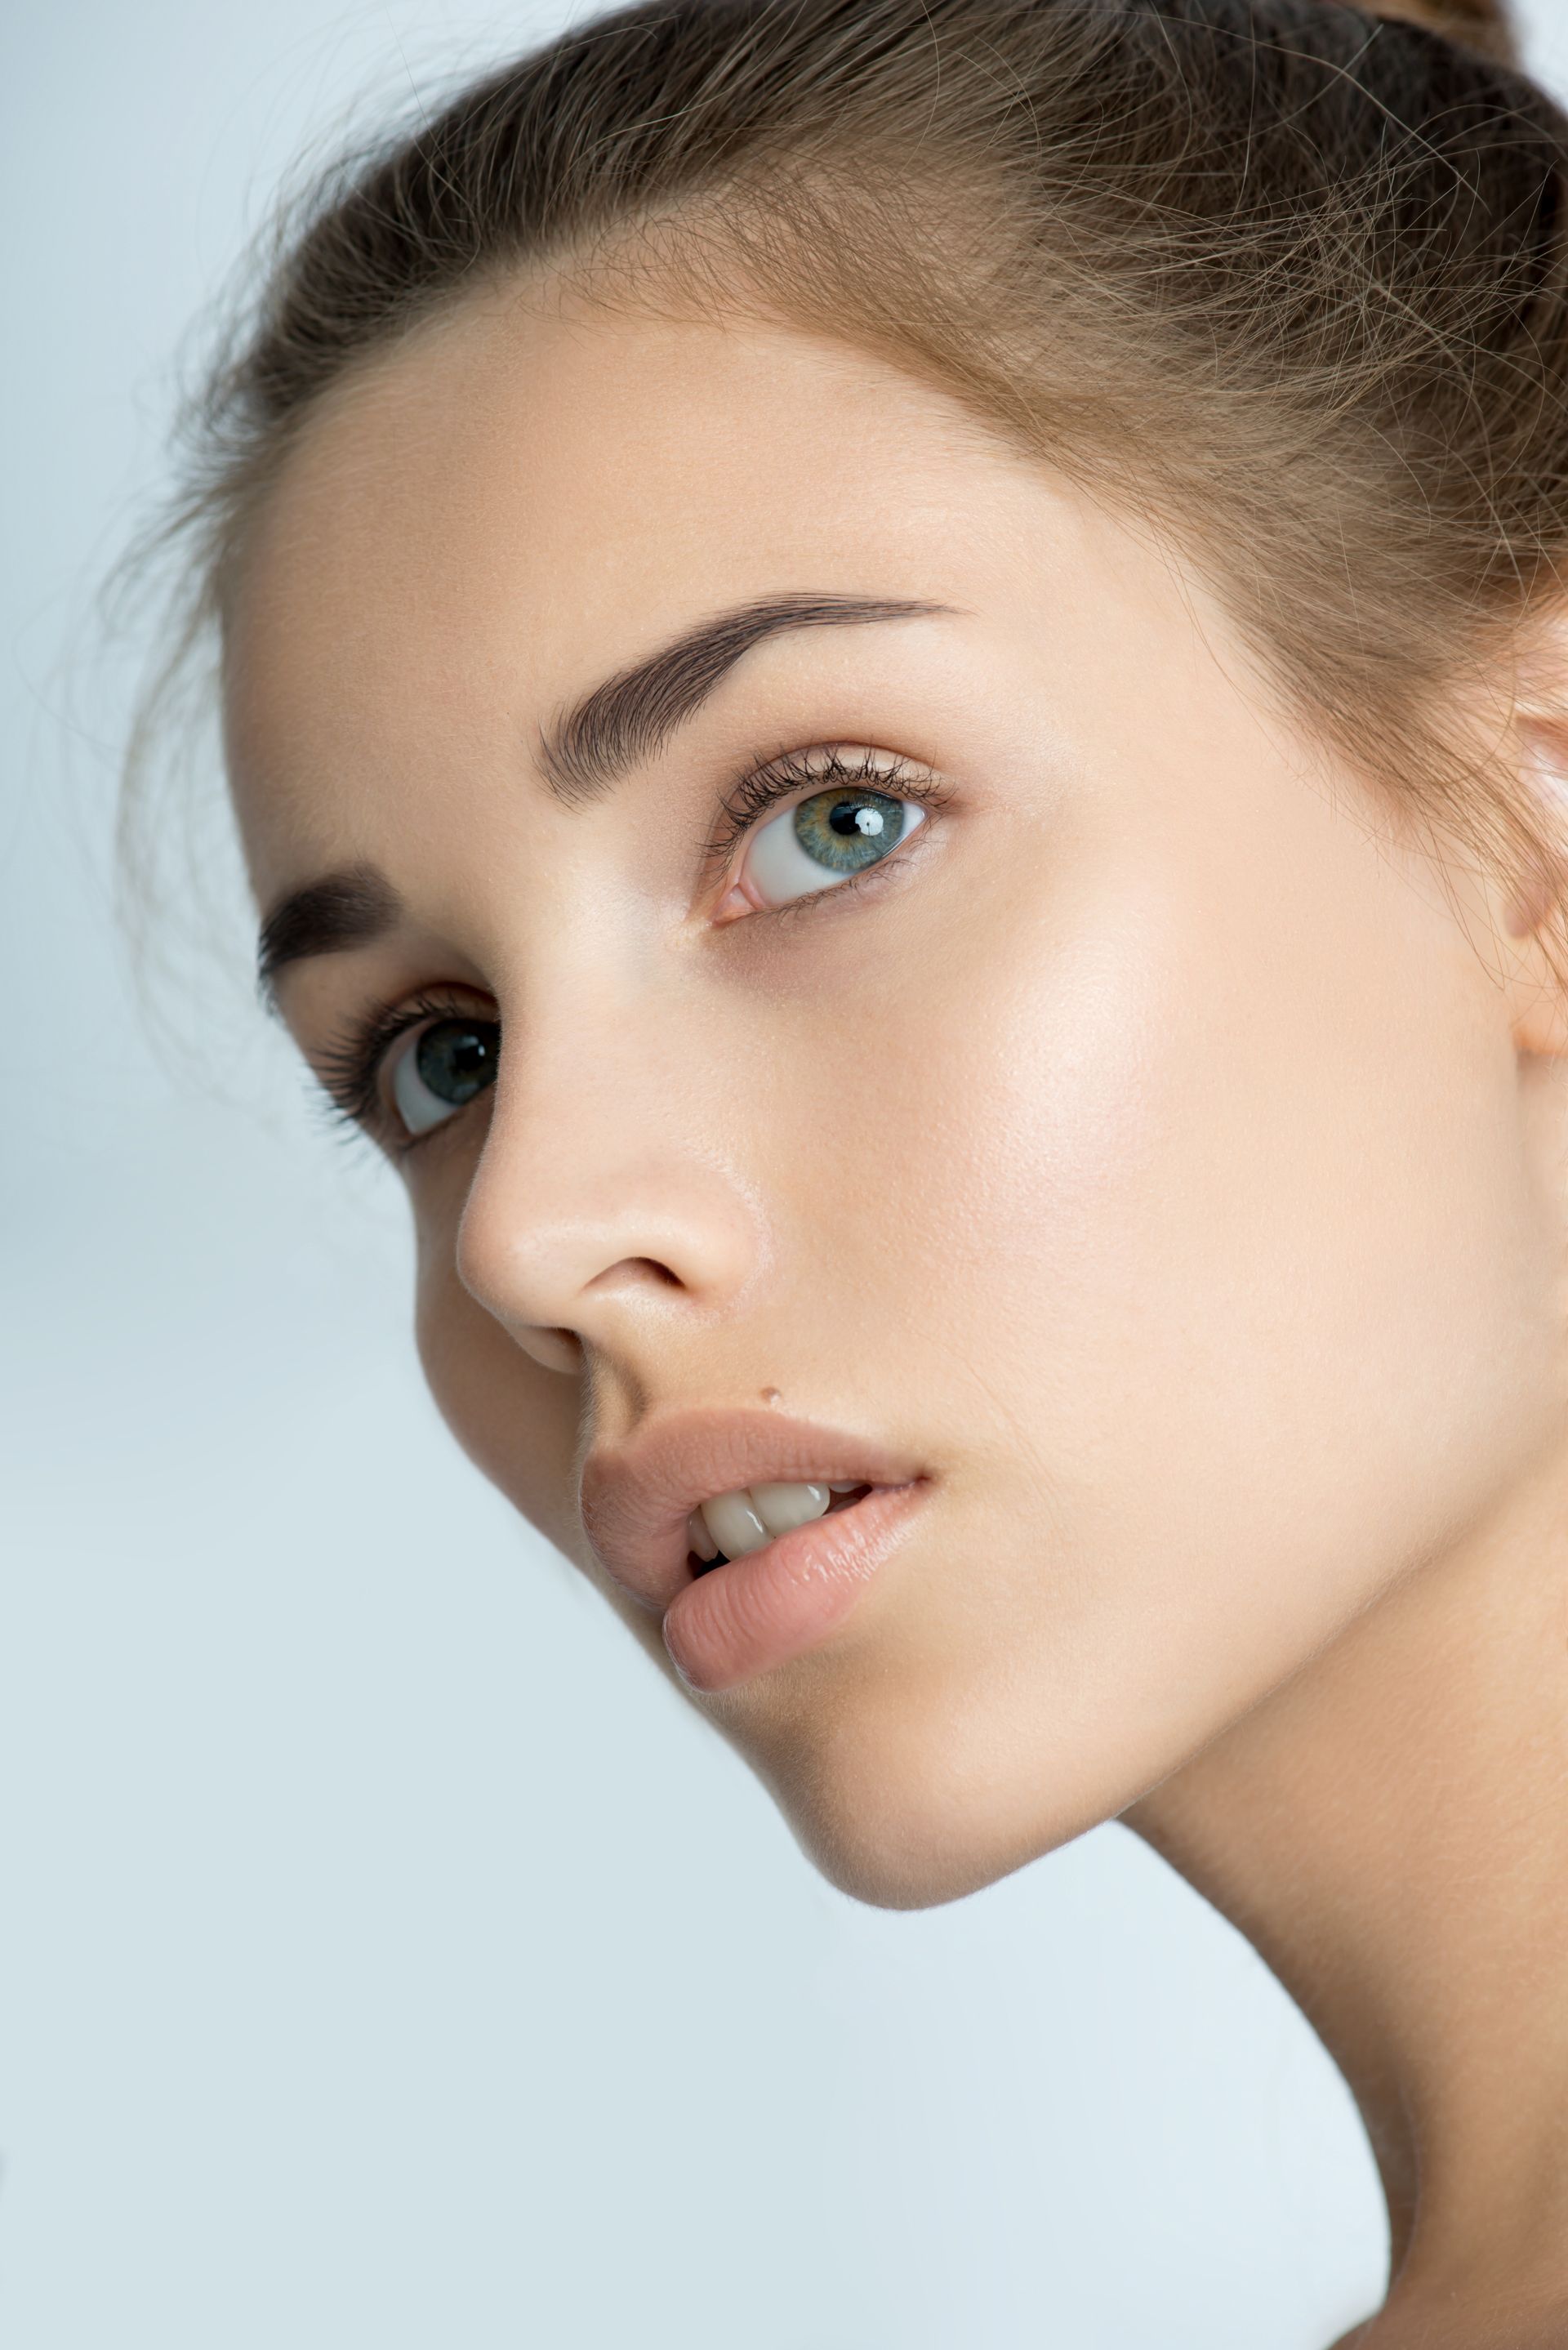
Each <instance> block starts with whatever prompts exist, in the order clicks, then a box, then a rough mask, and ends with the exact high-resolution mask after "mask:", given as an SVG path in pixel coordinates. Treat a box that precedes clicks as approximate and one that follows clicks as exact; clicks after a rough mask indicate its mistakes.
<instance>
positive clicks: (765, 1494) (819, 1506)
mask: <svg viewBox="0 0 1568 2350" xmlns="http://www.w3.org/2000/svg"><path fill="white" fill-rule="evenodd" d="M749 1490H750V1492H751V1496H752V1507H753V1510H755V1512H756V1513H757V1515H758V1517H759V1518H761V1520H762V1522H763V1525H764V1526H766V1528H767V1530H768V1532H769V1534H788V1533H789V1531H790V1529H791V1527H792V1526H804V1525H805V1524H806V1523H808V1522H809V1521H810V1520H811V1519H812V1518H820V1517H821V1515H822V1513H823V1512H824V1510H826V1507H827V1504H828V1502H829V1500H830V1499H831V1496H830V1494H829V1492H828V1490H827V1487H826V1485H753V1486H752V1487H751V1488H750V1489H749Z"/></svg>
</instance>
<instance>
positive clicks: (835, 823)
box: [827, 800, 863, 838]
mask: <svg viewBox="0 0 1568 2350" xmlns="http://www.w3.org/2000/svg"><path fill="white" fill-rule="evenodd" d="M861 806H863V802H861V801H859V800H840V801H839V802H838V803H837V805H836V806H835V807H833V808H832V809H831V810H830V811H829V814H828V818H827V821H828V823H829V824H830V825H831V826H832V827H833V829H834V831H835V832H843V833H848V834H849V835H850V836H851V837H852V838H857V837H858V836H859V831H860V827H859V826H858V825H857V823H856V821H855V819H856V817H857V815H858V814H859V812H860V809H861Z"/></svg>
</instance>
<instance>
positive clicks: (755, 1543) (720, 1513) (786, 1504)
mask: <svg viewBox="0 0 1568 2350" xmlns="http://www.w3.org/2000/svg"><path fill="white" fill-rule="evenodd" d="M830 1491H831V1488H830V1487H828V1486H826V1485H802V1484H789V1485H752V1486H745V1485H742V1487H741V1489H740V1491H739V1492H735V1493H715V1494H714V1496H713V1498H712V1500H711V1501H708V1502H704V1503H702V1504H701V1508H700V1509H696V1510H693V1512H692V1513H691V1520H692V1523H693V1525H694V1526H695V1525H697V1524H699V1523H700V1524H701V1525H703V1526H705V1527H706V1529H707V1533H708V1539H709V1541H710V1543H711V1544H712V1546H713V1547H712V1549H711V1550H705V1549H702V1548H701V1547H700V1546H699V1544H697V1543H696V1542H693V1544H692V1545H691V1547H692V1548H693V1550H695V1551H696V1552H697V1555H698V1556H699V1557H700V1558H704V1559H706V1558H711V1557H712V1556H713V1555H714V1552H715V1551H721V1550H722V1552H723V1554H724V1555H725V1557H726V1558H744V1557H745V1555H746V1554H747V1552H748V1551H753V1550H761V1549H762V1547H763V1544H764V1543H770V1542H772V1540H773V1539H774V1535H775V1534H788V1533H789V1531H790V1529H791V1528H792V1527H793V1526H804V1525H805V1523H807V1522H808V1520H810V1519H812V1518H820V1517H821V1516H822V1514H823V1512H824V1511H825V1510H826V1507H827V1504H828V1497H829V1493H830Z"/></svg>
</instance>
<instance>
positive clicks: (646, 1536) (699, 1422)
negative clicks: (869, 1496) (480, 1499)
mask: <svg viewBox="0 0 1568 2350" xmlns="http://www.w3.org/2000/svg"><path fill="white" fill-rule="evenodd" d="M923 1473H924V1472H923V1471H922V1470H921V1469H920V1468H919V1465H918V1464H917V1463H916V1462H915V1461H912V1460H911V1459H909V1457H908V1456H907V1455H905V1454H902V1453H898V1452H895V1451H890V1450H889V1449H888V1446H886V1445H883V1444H879V1443H877V1440H875V1439H874V1438H869V1437H866V1436H860V1435H856V1434H854V1433H852V1432H851V1431H849V1430H846V1429H840V1428H826V1427H824V1426H822V1425H821V1424H820V1423H819V1422H817V1421H815V1420H809V1419H790V1418H789V1417H788V1416H787V1415H786V1414H785V1413H783V1412H777V1411H755V1410H751V1411H748V1410H744V1409H717V1408H713V1407H708V1408H705V1409H697V1410H689V1411H681V1412H668V1413H664V1414H662V1415H661V1416H660V1417H659V1418H658V1419H653V1420H649V1421H647V1422H645V1424H644V1425H643V1426H642V1427H641V1428H639V1430H638V1431H637V1433H636V1434H635V1435H634V1436H631V1437H629V1438H628V1440H627V1441H626V1442H625V1443H624V1444H622V1445H618V1446H609V1445H596V1446H595V1448H594V1449H593V1451H591V1452H590V1453H589V1454H588V1457H587V1461H585V1463H584V1465H583V1476H582V1487H581V1492H580V1495H579V1501H578V1506H579V1508H580V1510H581V1512H582V1519H583V1527H584V1531H585V1532H586V1533H587V1537H588V1540H589V1541H590V1543H592V1544H593V1546H594V1549H595V1551H596V1552H597V1555H598V1557H599V1558H600V1560H601V1561H602V1562H603V1565H604V1566H605V1568H606V1570H607V1573H608V1574H609V1575H612V1576H613V1577H614V1579H615V1581H616V1582H617V1583H618V1584H621V1585H622V1586H624V1587H625V1588H626V1589H627V1590H628V1591H630V1592H632V1593H634V1594H635V1595H636V1596H637V1597H638V1598H639V1599H641V1600H643V1601H645V1602H646V1603H647V1604H648V1605H649V1607H658V1608H664V1607H669V1605H670V1601H671V1600H672V1599H673V1598H674V1597H675V1595H676V1593H677V1592H678V1591H680V1589H682V1587H683V1586H685V1584H686V1583H687V1582H688V1581H689V1580H690V1579H691V1578H690V1575H689V1574H688V1571H687V1565H686V1557H687V1552H688V1550H689V1548H690V1542H689V1538H688V1534H687V1528H686V1522H687V1520H688V1518H689V1517H690V1516H691V1513H692V1511H693V1510H694V1509H695V1508H696V1507H697V1505H698V1503H700V1502H706V1501H711V1499H712V1497H713V1496H714V1494H716V1493H734V1492H739V1491H740V1489H741V1487H742V1485H752V1484H780V1483H789V1482H795V1481H797V1480H800V1481H805V1480H807V1479H811V1478H821V1479H831V1480H832V1481H833V1482H836V1483H838V1482H843V1481H844V1480H846V1479H847V1478H853V1479H854V1480H855V1482H856V1483H857V1484H865V1485H905V1484H909V1482H911V1481H912V1480H913V1479H915V1478H917V1477H919V1476H920V1475H922V1474H923Z"/></svg>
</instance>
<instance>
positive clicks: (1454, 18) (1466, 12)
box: [1364, 0, 1519, 66]
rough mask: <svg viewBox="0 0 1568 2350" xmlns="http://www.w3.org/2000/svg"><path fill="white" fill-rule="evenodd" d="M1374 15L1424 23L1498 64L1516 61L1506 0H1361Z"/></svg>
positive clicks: (1516, 55) (1515, 62)
mask: <svg viewBox="0 0 1568 2350" xmlns="http://www.w3.org/2000/svg"><path fill="white" fill-rule="evenodd" d="M1364 5H1366V6H1367V7H1368V8H1370V10H1371V12H1372V14H1373V15H1374V16H1387V17H1390V18H1394V19H1397V20H1403V22H1405V23H1406V24H1408V25H1426V26H1429V27H1430V29H1431V30H1432V31H1433V32H1434V33H1441V34H1443V35H1444V36H1445V37H1446V38H1447V39H1449V40H1450V41H1459V42H1462V43H1463V45H1464V46H1465V47H1466V48H1469V49H1475V50H1477V51H1479V53H1480V55H1481V56H1482V57H1495V58H1496V59H1497V62H1498V63H1499V64H1500V65H1505V66H1516V65H1518V63H1519V40H1518V36H1517V35H1516V33H1515V30H1514V23H1513V14H1512V11H1511V8H1510V7H1509V6H1508V5H1507V0H1364Z"/></svg>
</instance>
